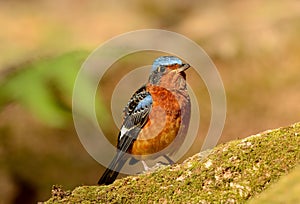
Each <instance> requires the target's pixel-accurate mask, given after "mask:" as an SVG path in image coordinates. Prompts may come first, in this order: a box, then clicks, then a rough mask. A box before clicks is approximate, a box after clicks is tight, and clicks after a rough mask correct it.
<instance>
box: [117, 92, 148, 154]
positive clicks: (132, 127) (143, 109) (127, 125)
mask: <svg viewBox="0 0 300 204" xmlns="http://www.w3.org/2000/svg"><path fill="white" fill-rule="evenodd" d="M151 108H152V97H151V95H150V93H149V92H148V91H147V90H146V86H142V87H141V88H140V89H139V90H137V91H136V92H135V93H134V94H133V96H132V97H131V99H130V100H129V102H128V104H127V106H126V107H125V109H124V122H123V125H122V127H121V130H120V133H119V137H118V146H117V147H118V149H119V150H121V151H123V152H126V151H127V150H128V148H129V146H130V144H132V142H133V141H134V140H135V139H136V138H137V136H138V134H139V132H140V131H141V128H142V127H143V126H144V125H145V123H146V122H147V120H148V117H149V113H150V111H151Z"/></svg>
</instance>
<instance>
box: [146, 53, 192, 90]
mask: <svg viewBox="0 0 300 204" xmlns="http://www.w3.org/2000/svg"><path fill="white" fill-rule="evenodd" d="M189 67H190V65H189V64H184V63H182V61H181V60H180V59H179V58H177V57H174V56H162V57H159V58H157V59H156V60H154V62H153V65H152V69H151V73H150V77H149V83H150V84H153V85H159V86H166V87H168V88H170V89H180V88H185V85H186V83H185V77H186V76H185V73H184V71H185V70H187V69H188V68H189ZM182 86H184V87H182Z"/></svg>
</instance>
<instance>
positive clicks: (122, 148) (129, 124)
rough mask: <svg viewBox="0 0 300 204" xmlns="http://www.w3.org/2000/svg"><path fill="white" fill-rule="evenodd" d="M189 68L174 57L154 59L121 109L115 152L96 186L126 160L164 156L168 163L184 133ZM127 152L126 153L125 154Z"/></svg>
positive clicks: (113, 175)
mask: <svg viewBox="0 0 300 204" xmlns="http://www.w3.org/2000/svg"><path fill="white" fill-rule="evenodd" d="M189 67H190V65H189V64H187V63H183V62H182V61H181V60H180V59H179V58H177V57H175V56H161V57H158V58H157V59H155V60H154V62H153V64H152V68H151V71H150V75H149V78H148V81H147V83H146V84H144V85H142V86H141V87H140V88H139V89H138V90H137V91H136V92H135V93H134V94H133V95H132V97H131V98H130V100H129V101H128V103H127V105H126V106H125V108H124V110H123V123H122V126H121V128H120V131H119V135H118V141H117V152H116V155H115V156H114V158H113V159H112V161H111V163H110V164H109V166H108V168H107V169H106V170H105V172H104V173H103V174H102V176H101V178H100V179H99V181H98V185H109V184H111V183H113V182H114V181H115V179H116V178H117V176H118V174H119V172H120V170H121V169H122V167H123V166H124V164H125V163H126V161H127V160H128V159H129V158H128V157H126V155H128V154H129V155H131V156H132V158H131V160H130V162H129V164H131V163H134V162H136V161H138V160H141V162H142V164H143V165H144V168H145V170H148V169H149V167H148V166H147V165H146V163H145V162H144V159H143V158H146V157H147V156H149V155H150V156H153V155H155V157H158V156H163V157H164V158H166V159H167V161H168V163H169V164H172V163H174V162H173V161H172V159H170V156H172V155H174V154H175V153H176V151H177V150H178V149H179V147H180V144H182V142H183V141H184V139H185V136H186V134H187V130H188V126H189V121H190V111H191V103H190V97H189V94H188V91H187V83H186V74H185V71H186V70H187V69H188V68H189ZM126 153H128V154H126Z"/></svg>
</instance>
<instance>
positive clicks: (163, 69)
mask: <svg viewBox="0 0 300 204" xmlns="http://www.w3.org/2000/svg"><path fill="white" fill-rule="evenodd" d="M165 70H166V68H165V67H164V66H159V67H158V69H157V71H158V72H164V71H165Z"/></svg>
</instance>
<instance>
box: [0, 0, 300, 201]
mask: <svg viewBox="0 0 300 204" xmlns="http://www.w3.org/2000/svg"><path fill="white" fill-rule="evenodd" d="M0 25H1V28H2V29H1V31H0V56H1V57H0V203H33V202H36V201H43V200H46V199H48V198H49V197H50V194H51V188H52V185H54V184H60V185H63V186H64V188H65V189H72V188H74V187H75V186H78V185H83V184H84V185H94V184H96V182H97V181H98V178H99V176H100V175H101V172H102V171H103V167H102V166H101V165H100V164H98V163H97V162H96V161H95V160H93V159H92V158H91V157H90V155H89V154H88V153H87V152H86V151H85V149H84V148H83V146H82V145H81V143H80V141H79V139H78V137H77V134H76V131H75V129H74V125H73V121H72V114H71V108H72V107H71V104H72V88H73V83H74V80H75V77H76V74H77V71H78V70H79V68H80V66H81V64H82V63H83V61H84V60H85V59H86V57H87V56H88V54H89V53H90V52H91V51H92V50H94V49H95V48H97V47H98V46H99V45H100V44H101V43H103V42H104V41H106V40H109V39H110V38H112V37H115V36H116V35H119V34H122V33H124V32H128V31H132V30H136V29H145V28H161V29H167V30H170V31H174V32H178V33H180V34H183V35H185V36H187V37H189V38H190V39H192V40H193V41H195V42H197V43H198V44H199V45H200V46H201V47H202V48H203V49H204V50H205V51H206V52H207V54H208V55H209V56H210V57H211V58H212V60H213V62H214V63H215V65H216V66H217V68H218V70H219V72H220V75H221V77H222V79H223V82H224V86H225V89H226V94H227V108H228V110H227V119H226V124H225V127H224V131H223V135H222V137H221V140H220V143H222V142H226V141H230V140H233V139H237V138H243V137H246V136H249V135H251V134H255V133H258V132H260V131H263V130H266V129H270V128H277V127H280V126H286V125H289V124H291V123H295V122H297V121H299V119H300V117H299V116H300V114H299V113H300V103H299V99H300V91H299V90H300V82H299V79H300V60H299V59H300V41H299V35H300V1H297V0H287V1H272V0H263V1H261V0H253V1H238V0H230V1H222V2H220V1H214V0H213V1H209V2H208V1H196V0H194V1H193V0H188V1H179V0H175V1H171V0H166V1H159V0H154V1H139V0H130V1H127V2H120V1H118V2H117V1H99V0H98V1H97V0H87V1H80V0H72V1H71V0H65V1H58V0H51V1H50V0H39V1H38V0H28V1H21V0H10V1H5V0H0ZM148 54H149V55H148ZM156 55H158V53H144V54H143V55H142V56H143V57H139V54H135V55H132V56H131V57H130V58H129V59H128V60H123V61H120V62H118V63H117V64H116V65H114V67H113V68H112V69H110V71H109V72H108V73H107V74H106V75H105V77H104V78H103V81H101V86H100V88H99V92H101V91H103V92H107V93H109V94H107V95H106V96H105V97H103V96H102V95H101V94H100V95H99V99H100V100H99V101H100V102H99V104H98V106H99V109H98V110H99V111H98V112H99V114H98V115H99V118H100V119H102V121H103V123H102V126H103V128H104V130H105V133H106V134H107V135H111V136H112V137H111V138H110V140H111V141H112V142H115V140H116V134H117V132H118V129H117V126H116V125H115V124H114V123H113V122H112V119H111V116H110V115H111V113H110V97H111V92H112V91H113V88H114V86H115V84H116V83H117V81H118V79H121V78H122V76H123V75H124V74H126V72H128V71H130V70H132V69H133V68H135V67H137V65H146V64H149V63H151V61H152V60H153V59H154V57H153V56H156ZM145 56H149V58H147V59H145ZM143 60H144V61H143ZM145 62H147V63H146V64H145ZM187 77H188V81H189V83H190V84H191V85H192V86H193V88H194V89H195V87H196V89H195V90H197V92H198V94H199V95H200V96H201V97H202V98H201V107H200V111H201V128H200V131H199V138H198V140H197V141H199V143H201V141H202V140H203V135H204V134H205V133H206V131H207V128H208V125H209V121H210V104H209V103H210V102H209V98H208V94H207V90H206V88H205V86H204V84H203V83H201V79H199V77H196V75H195V73H194V72H193V71H188V72H187ZM195 90H194V91H195ZM131 94H132V93H127V95H128V96H130V95H131ZM101 96H102V97H101ZM103 124H105V125H103ZM197 151H199V145H198V146H197V145H195V146H193V147H192V149H191V150H190V152H189V153H188V154H187V155H186V156H189V155H192V154H194V153H196V152H197Z"/></svg>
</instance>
